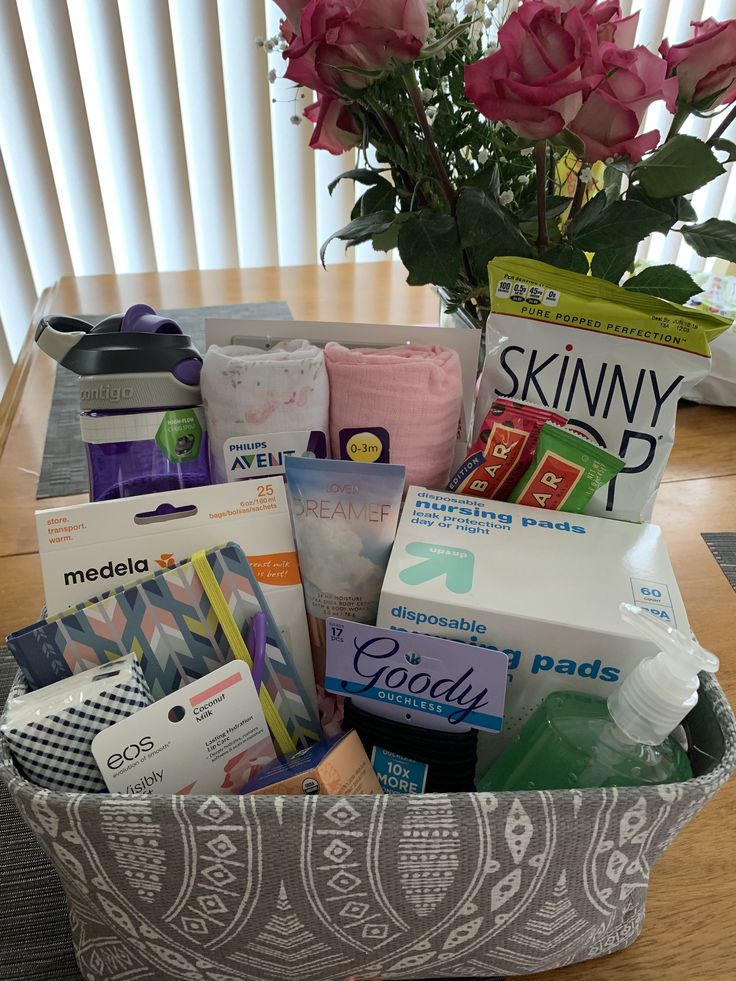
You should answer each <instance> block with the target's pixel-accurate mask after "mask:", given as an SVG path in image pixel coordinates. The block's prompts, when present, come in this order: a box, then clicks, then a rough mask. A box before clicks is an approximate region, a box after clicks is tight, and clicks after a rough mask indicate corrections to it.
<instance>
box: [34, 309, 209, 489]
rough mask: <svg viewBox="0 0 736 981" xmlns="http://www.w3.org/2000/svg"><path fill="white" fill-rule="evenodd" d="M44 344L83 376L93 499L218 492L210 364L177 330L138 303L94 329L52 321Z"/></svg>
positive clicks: (39, 336) (44, 324)
mask: <svg viewBox="0 0 736 981" xmlns="http://www.w3.org/2000/svg"><path fill="white" fill-rule="evenodd" d="M36 342H37V343H38V345H39V347H41V349H42V350H44V351H45V352H46V353H47V354H49V355H50V356H51V357H52V358H54V360H56V361H58V362H59V364H61V365H63V366H64V367H65V368H69V369H70V370H71V371H74V372H76V374H78V375H79V401H80V408H81V415H80V427H81V433H82V441H83V442H84V445H85V449H86V452H87V464H88V469H89V488H90V500H92V501H110V500H114V499H116V498H120V497H135V496H136V495H138V494H151V493H153V492H155V491H167V490H174V489H177V488H181V487H200V486H202V485H204V484H209V482H210V472H209V459H208V449H207V432H206V423H205V418H204V412H203V411H202V408H201V397H200V391H199V375H200V371H201V368H202V358H201V355H200V354H199V352H198V351H197V349H196V348H195V347H194V345H193V344H192V341H191V338H189V337H187V336H186V335H184V334H182V332H181V328H180V327H179V325H178V324H176V323H175V322H174V321H173V320H169V319H167V318H165V317H159V316H157V315H156V313H155V311H154V310H153V309H152V308H151V307H149V306H146V305H145V304H137V305H136V306H133V307H131V308H130V309H129V310H128V311H127V312H126V313H125V314H124V315H123V316H114V317H108V318H107V319H105V320H103V321H102V322H101V323H99V324H97V325H96V326H95V327H92V326H90V325H89V324H87V323H85V321H83V320H78V319H76V318H73V317H45V318H43V319H42V320H41V322H40V323H39V325H38V328H37V330H36Z"/></svg>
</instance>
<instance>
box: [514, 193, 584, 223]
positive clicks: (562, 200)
mask: <svg viewBox="0 0 736 981" xmlns="http://www.w3.org/2000/svg"><path fill="white" fill-rule="evenodd" d="M571 204H572V198H568V197H564V196H563V195H561V194H551V195H550V196H549V197H548V198H546V199H545V213H546V215H547V218H548V219H549V218H559V217H560V215H561V214H562V212H563V211H566V210H567V209H568V208H569V207H570V205H571ZM518 217H519V221H528V220H529V219H530V218H536V217H537V202H536V201H530V202H529V204H527V205H526V206H525V207H524V208H522V209H521V210H520V211H519V215H518Z"/></svg>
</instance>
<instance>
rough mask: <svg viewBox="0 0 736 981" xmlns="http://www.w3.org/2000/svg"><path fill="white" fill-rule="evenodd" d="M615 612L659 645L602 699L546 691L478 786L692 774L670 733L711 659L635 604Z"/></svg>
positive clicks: (619, 781)
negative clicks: (545, 694)
mask: <svg viewBox="0 0 736 981" xmlns="http://www.w3.org/2000/svg"><path fill="white" fill-rule="evenodd" d="M620 610H621V616H622V618H623V619H624V620H625V621H626V622H627V623H629V624H630V625H631V626H633V627H635V628H636V629H638V630H640V631H641V632H642V633H643V634H645V635H646V637H647V638H648V639H650V640H652V641H654V643H655V644H656V645H657V646H658V647H659V653H658V654H657V655H656V656H654V657H649V658H646V659H645V660H643V661H642V662H641V663H640V664H639V665H638V666H637V667H636V669H635V670H634V671H633V672H632V673H631V674H630V675H629V676H628V677H627V678H626V679H624V681H623V682H622V683H621V685H620V687H619V688H618V689H617V690H616V691H615V692H613V693H612V694H611V695H610V696H609V698H608V699H607V700H606V699H605V698H600V697H596V696H592V695H583V694H580V693H578V692H555V693H553V694H552V695H549V696H548V697H547V698H546V699H545V700H544V702H542V704H541V705H540V706H539V708H538V709H537V710H536V711H535V712H534V713H533V715H532V716H531V717H530V718H529V720H528V721H527V722H526V724H525V725H524V727H523V728H522V730H521V732H520V733H519V735H518V736H517V738H516V740H515V741H514V742H513V743H512V744H511V746H510V747H509V748H508V750H507V751H506V752H505V753H504V754H503V756H502V757H501V758H500V759H499V760H498V761H497V762H496V763H495V764H494V765H493V766H492V767H491V769H490V770H489V771H488V772H487V773H486V774H485V775H484V776H483V777H482V779H481V780H480V782H479V784H478V790H480V791H488V790H492V791H501V790H553V789H562V788H582V787H613V786H642V785H644V784H658V783H674V782H677V781H680V780H688V779H689V778H690V777H692V769H691V766H690V761H689V759H688V757H687V754H686V752H685V750H684V749H683V748H682V746H681V745H680V744H679V742H677V740H676V739H674V738H673V737H672V736H671V733H672V731H673V730H674V729H675V728H676V727H677V726H678V725H679V724H680V723H681V722H682V720H683V719H684V718H685V716H686V715H687V714H688V712H689V711H690V710H691V709H692V708H693V706H694V705H695V704H696V702H697V700H698V688H699V685H700V680H699V678H698V672H699V671H707V672H709V673H714V672H715V671H717V670H718V658H717V657H716V656H715V655H714V654H711V653H710V651H706V650H705V649H704V648H702V647H701V646H700V645H699V644H698V643H697V641H695V640H691V639H689V638H688V637H686V636H685V634H683V633H681V632H680V631H679V630H676V629H674V628H673V627H669V626H667V625H665V624H663V623H662V622H661V621H659V620H657V619H656V618H655V617H654V616H652V614H650V613H647V612H646V611H644V610H642V609H641V608H640V607H638V606H633V605H632V604H630V603H622V604H621V606H620Z"/></svg>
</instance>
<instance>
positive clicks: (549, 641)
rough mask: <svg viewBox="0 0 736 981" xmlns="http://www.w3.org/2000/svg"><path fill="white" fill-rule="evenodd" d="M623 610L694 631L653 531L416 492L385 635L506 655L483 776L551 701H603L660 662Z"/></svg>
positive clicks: (392, 573) (397, 553)
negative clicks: (496, 725) (641, 669)
mask: <svg viewBox="0 0 736 981" xmlns="http://www.w3.org/2000/svg"><path fill="white" fill-rule="evenodd" d="M622 601H626V602H629V603H631V602H634V603H637V604H638V605H639V606H642V607H644V608H645V609H647V610H649V611H651V612H652V613H654V614H655V616H657V617H659V618H660V619H661V620H662V621H663V622H665V623H667V624H671V625H672V626H675V627H677V628H678V629H680V630H682V631H684V632H687V631H688V629H689V628H688V623H687V617H686V613H685V609H684V607H683V605H682V599H681V598H680V592H679V590H678V588H677V583H676V581H675V577H674V574H673V572H672V566H671V565H670V560H669V557H668V555H667V550H666V548H665V544H664V541H663V539H662V532H661V530H660V529H659V528H658V527H657V526H656V525H650V524H641V525H640V524H630V523H628V522H623V521H614V520H612V519H607V518H595V517H591V516H589V515H584V514H566V513H563V512H560V511H556V512H549V511H544V510H542V509H541V508H529V507H520V506H518V505H514V504H505V503H503V502H500V501H481V500H478V499H477V498H473V497H462V496H460V495H456V494H448V493H441V492H437V491H430V490H424V489H422V488H420V487H410V488H409V491H408V493H407V496H406V502H405V504H404V510H403V513H402V517H401V521H400V523H399V529H398V533H397V536H396V542H395V544H394V547H393V551H392V553H391V559H390V561H389V565H388V570H387V572H386V577H385V579H384V583H383V590H382V593H381V601H380V605H379V609H378V626H380V627H394V628H396V629H399V630H413V631H417V632H419V633H426V634H434V635H436V636H439V637H452V638H454V639H455V640H462V641H465V642H466V643H468V644H475V645H477V646H480V647H488V648H491V649H494V650H495V649H497V650H502V651H504V653H506V654H507V655H508V657H509V676H508V677H509V684H508V689H507V692H506V711H505V718H504V728H503V731H502V733H501V734H500V735H499V736H496V735H493V734H487V733H482V734H481V739H480V740H479V767H480V766H482V765H487V764H488V763H490V761H491V758H492V757H493V756H496V755H498V752H499V751H500V750H501V749H502V748H503V746H504V745H505V743H506V741H507V740H508V737H510V736H511V735H513V733H514V732H515V731H516V730H517V729H518V728H519V726H520V725H521V723H523V722H524V721H525V720H526V719H527V717H528V716H529V715H530V714H531V712H532V711H533V710H534V708H535V707H536V706H537V705H538V704H539V703H540V702H541V701H542V699H543V698H544V697H545V696H546V695H548V694H549V693H550V692H553V691H556V690H559V689H565V690H572V691H581V692H589V693H590V694H595V695H602V696H607V695H608V694H610V692H611V691H613V690H614V688H615V687H616V686H617V684H618V683H619V682H620V681H621V680H622V679H623V678H624V677H625V676H626V675H627V674H628V673H629V672H630V671H631V670H632V669H633V668H634V666H635V665H636V664H637V663H638V662H639V661H640V660H641V659H642V658H644V657H649V656H652V655H653V654H656V648H655V647H654V645H653V644H652V643H650V642H648V641H646V640H644V639H643V638H642V637H641V636H640V635H638V634H637V633H636V632H635V631H634V630H633V628H631V627H629V626H627V624H625V623H624V622H623V620H622V619H621V618H620V616H619V610H618V607H619V603H621V602H622ZM481 743H482V744H483V745H482V746H481V745H480V744H481Z"/></svg>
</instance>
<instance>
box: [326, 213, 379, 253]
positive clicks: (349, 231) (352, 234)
mask: <svg viewBox="0 0 736 981" xmlns="http://www.w3.org/2000/svg"><path fill="white" fill-rule="evenodd" d="M395 217H396V215H395V214H394V213H393V212H391V211H377V212H375V214H372V215H361V216H360V218H356V219H355V220H354V221H351V222H350V223H349V224H348V225H345V226H344V228H340V229H339V230H338V231H336V232H333V233H332V235H330V237H329V238H328V239H326V240H325V241H324V242H323V243H322V248H321V249H320V250H319V258H320V262H321V263H322V265H323V266H324V264H325V252H326V251H327V246H328V245H329V244H330V242H331V241H332V240H333V238H339V239H341V240H342V241H343V242H348V243H349V244H350V245H358V244H359V243H360V242H367V241H368V239H369V238H372V237H373V236H374V235H375V234H376V233H377V232H385V231H386V229H387V228H389V226H390V225H391V223H392V222H393V220H394V218H395Z"/></svg>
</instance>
